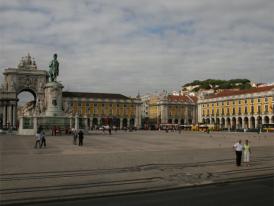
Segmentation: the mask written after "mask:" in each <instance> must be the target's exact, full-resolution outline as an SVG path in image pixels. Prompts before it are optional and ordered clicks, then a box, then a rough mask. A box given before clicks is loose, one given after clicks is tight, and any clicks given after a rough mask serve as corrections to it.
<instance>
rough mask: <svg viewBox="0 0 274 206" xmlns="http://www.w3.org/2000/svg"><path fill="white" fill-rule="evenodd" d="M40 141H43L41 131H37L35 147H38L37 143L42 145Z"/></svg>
mask: <svg viewBox="0 0 274 206" xmlns="http://www.w3.org/2000/svg"><path fill="white" fill-rule="evenodd" d="M40 142H41V135H40V132H39V131H37V132H36V134H35V146H34V148H37V145H38V146H39V147H40Z"/></svg>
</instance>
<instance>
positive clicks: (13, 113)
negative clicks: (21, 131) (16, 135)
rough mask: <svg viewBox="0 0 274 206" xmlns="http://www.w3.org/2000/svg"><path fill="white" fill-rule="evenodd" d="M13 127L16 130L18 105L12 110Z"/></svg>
mask: <svg viewBox="0 0 274 206" xmlns="http://www.w3.org/2000/svg"><path fill="white" fill-rule="evenodd" d="M12 109H13V110H12V126H13V127H14V128H16V116H17V115H16V112H17V106H16V105H13V108H12Z"/></svg>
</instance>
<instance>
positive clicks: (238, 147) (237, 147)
mask: <svg viewBox="0 0 274 206" xmlns="http://www.w3.org/2000/svg"><path fill="white" fill-rule="evenodd" d="M233 147H234V149H235V152H236V165H237V166H241V161H242V151H243V145H242V141H241V140H239V142H237V143H235V144H234V146H233Z"/></svg>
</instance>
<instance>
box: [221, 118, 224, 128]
mask: <svg viewBox="0 0 274 206" xmlns="http://www.w3.org/2000/svg"><path fill="white" fill-rule="evenodd" d="M221 128H222V129H223V128H225V118H222V119H221Z"/></svg>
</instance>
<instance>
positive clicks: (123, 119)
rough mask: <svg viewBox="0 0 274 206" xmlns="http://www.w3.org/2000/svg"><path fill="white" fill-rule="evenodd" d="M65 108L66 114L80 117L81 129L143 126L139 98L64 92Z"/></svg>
mask: <svg viewBox="0 0 274 206" xmlns="http://www.w3.org/2000/svg"><path fill="white" fill-rule="evenodd" d="M63 107H64V112H65V113H67V114H70V115H71V116H72V117H74V116H77V117H79V127H80V128H87V129H90V128H97V127H99V126H104V125H110V126H116V127H117V128H125V127H136V128H139V127H140V126H141V99H138V98H129V97H126V96H124V95H121V94H107V93H83V92H63ZM73 125H74V124H73Z"/></svg>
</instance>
